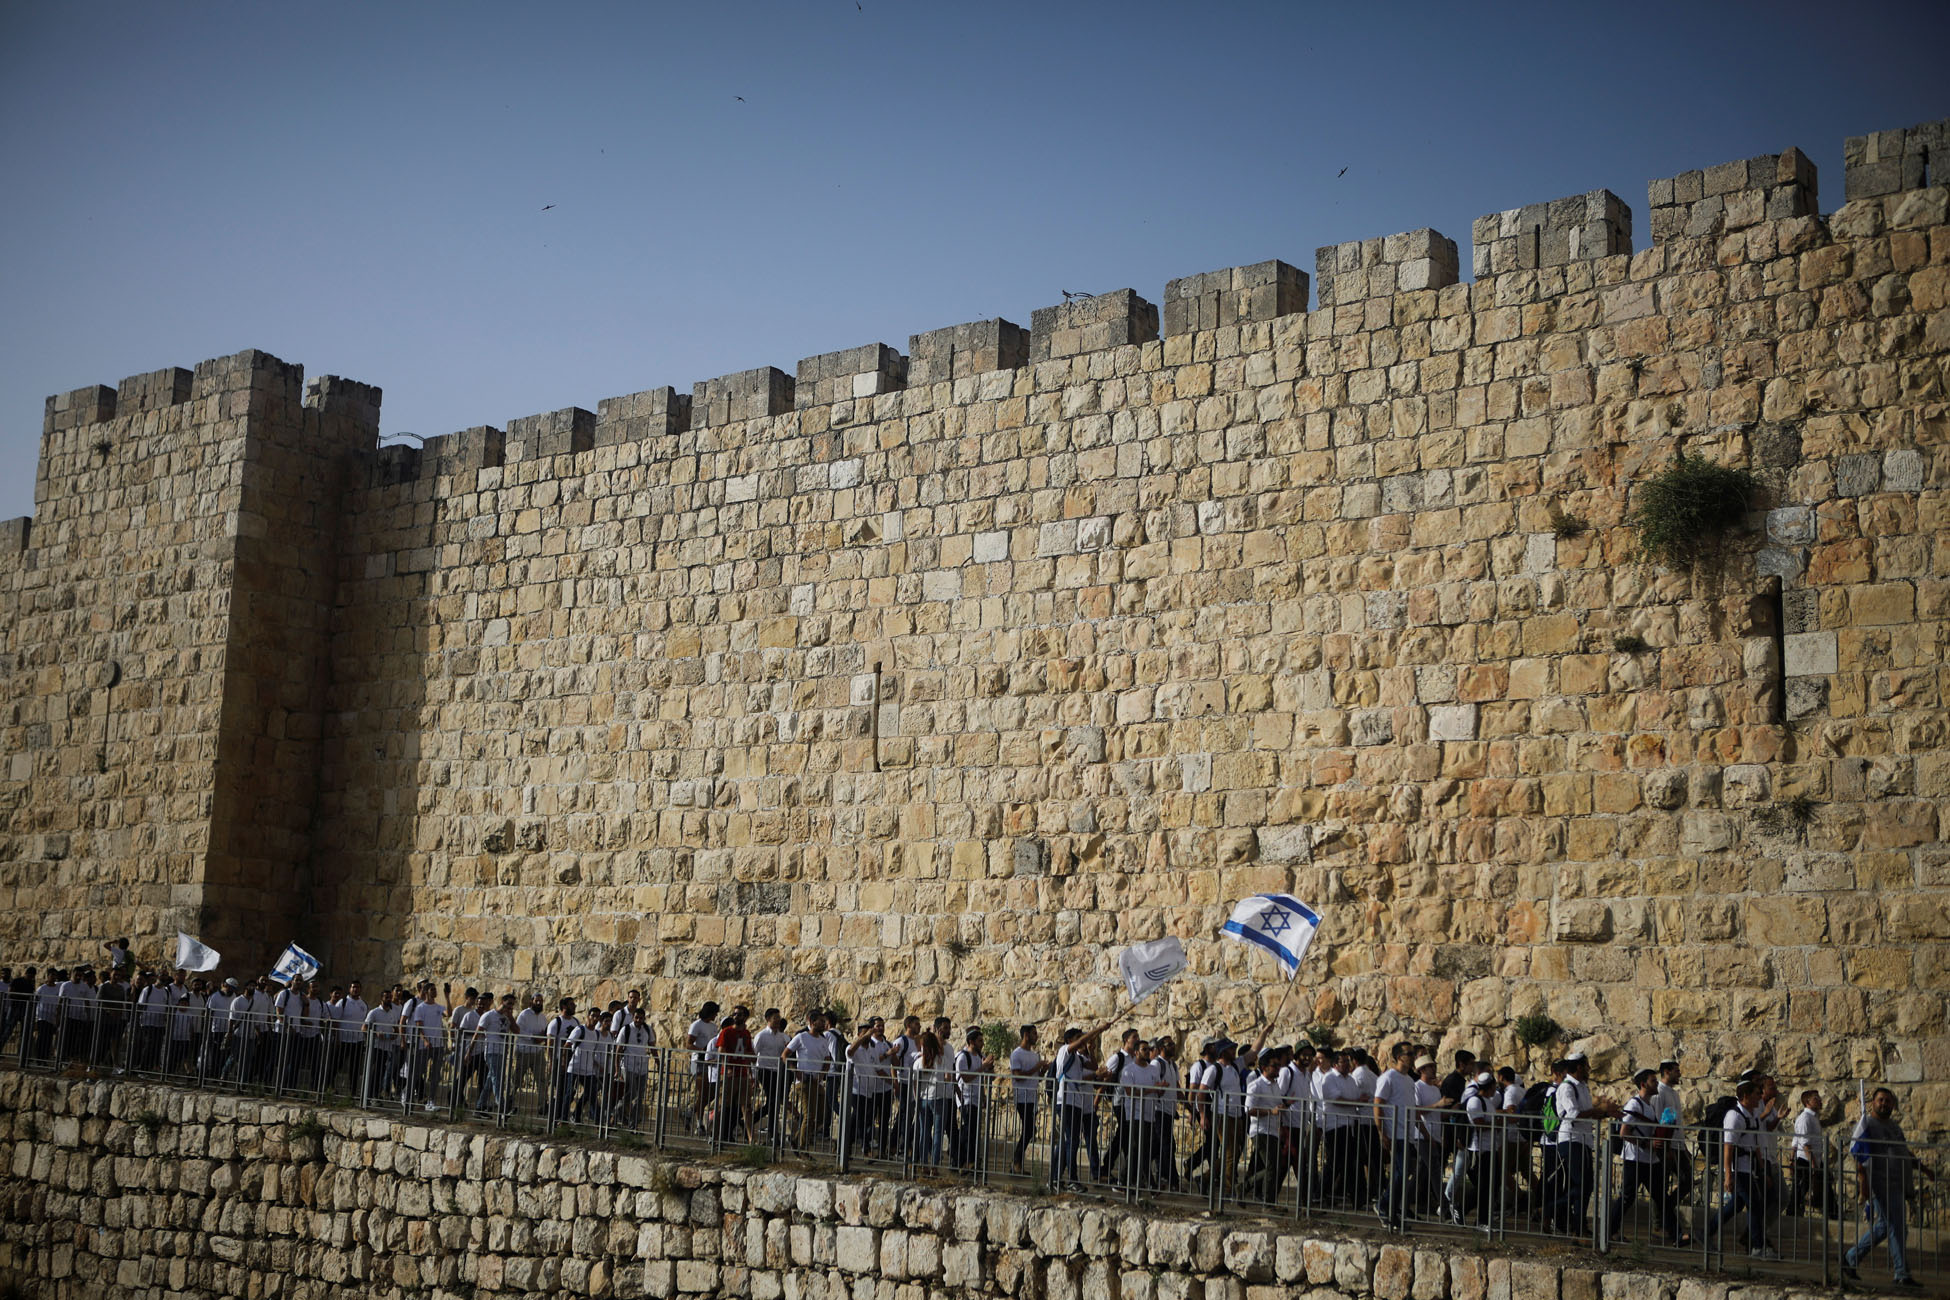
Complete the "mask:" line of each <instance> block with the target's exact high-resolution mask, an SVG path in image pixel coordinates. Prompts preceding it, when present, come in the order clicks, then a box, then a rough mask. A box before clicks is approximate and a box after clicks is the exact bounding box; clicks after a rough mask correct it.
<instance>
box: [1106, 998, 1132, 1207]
mask: <svg viewBox="0 0 1950 1300" xmlns="http://www.w3.org/2000/svg"><path fill="white" fill-rule="evenodd" d="M1137 1041H1138V1031H1137V1030H1135V1029H1126V1030H1125V1031H1124V1032H1123V1034H1122V1035H1120V1036H1119V1038H1118V1040H1117V1047H1116V1049H1115V1050H1114V1051H1112V1052H1111V1054H1110V1055H1109V1056H1107V1057H1105V1058H1104V1066H1103V1076H1104V1078H1105V1079H1107V1080H1109V1081H1110V1084H1111V1089H1112V1092H1111V1096H1112V1103H1111V1118H1112V1119H1113V1120H1115V1121H1116V1122H1115V1124H1114V1125H1113V1127H1112V1129H1111V1134H1110V1143H1109V1146H1110V1149H1109V1151H1108V1152H1106V1154H1105V1155H1104V1176H1105V1177H1106V1178H1111V1179H1115V1178H1116V1177H1117V1169H1118V1166H1119V1165H1120V1164H1122V1163H1123V1160H1124V1154H1125V1152H1124V1148H1125V1147H1127V1146H1130V1145H1131V1140H1132V1138H1133V1136H1134V1135H1133V1134H1130V1133H1128V1132H1126V1130H1127V1129H1128V1128H1129V1127H1130V1123H1129V1121H1128V1120H1127V1119H1126V1118H1125V1115H1124V1109H1123V1107H1121V1106H1119V1105H1118V1104H1117V1100H1116V1099H1117V1098H1118V1097H1119V1096H1120V1095H1121V1094H1122V1091H1123V1089H1122V1088H1121V1087H1119V1086H1118V1085H1119V1082H1120V1081H1121V1080H1122V1079H1123V1077H1124V1067H1125V1066H1127V1065H1129V1064H1130V1063H1131V1061H1132V1059H1133V1058H1134V1057H1135V1056H1136V1055H1137Z"/></svg>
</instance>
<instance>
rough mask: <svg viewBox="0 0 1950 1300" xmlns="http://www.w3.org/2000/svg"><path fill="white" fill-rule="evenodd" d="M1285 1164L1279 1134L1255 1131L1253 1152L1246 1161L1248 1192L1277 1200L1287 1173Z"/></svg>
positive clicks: (1265, 1198)
mask: <svg viewBox="0 0 1950 1300" xmlns="http://www.w3.org/2000/svg"><path fill="white" fill-rule="evenodd" d="M1285 1165H1286V1161H1285V1160H1284V1159H1283V1158H1282V1157H1281V1154H1280V1139H1279V1136H1278V1135H1277V1134H1271V1133H1255V1134H1254V1135H1253V1153H1252V1155H1251V1157H1250V1158H1249V1159H1248V1160H1247V1162H1246V1194H1247V1195H1248V1196H1257V1197H1258V1198H1259V1199H1260V1200H1262V1201H1267V1202H1271V1201H1274V1200H1277V1199H1278V1198H1279V1195H1280V1182H1281V1179H1282V1177H1283V1176H1284V1175H1285V1173H1286V1168H1285Z"/></svg>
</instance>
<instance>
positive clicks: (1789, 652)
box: [1781, 632, 1839, 677]
mask: <svg viewBox="0 0 1950 1300" xmlns="http://www.w3.org/2000/svg"><path fill="white" fill-rule="evenodd" d="M1781 648H1782V671H1783V672H1785V673H1786V674H1787V675H1788V676H1789V677H1810V676H1827V675H1832V674H1834V673H1835V672H1836V671H1838V663H1839V659H1838V653H1839V652H1838V649H1837V645H1836V640H1835V634H1834V633H1833V632H1798V633H1793V634H1790V635H1788V636H1786V637H1783V638H1782V642H1781Z"/></svg>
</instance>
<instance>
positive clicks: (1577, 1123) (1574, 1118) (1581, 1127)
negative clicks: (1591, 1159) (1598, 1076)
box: [1557, 1076, 1598, 1150]
mask: <svg viewBox="0 0 1950 1300" xmlns="http://www.w3.org/2000/svg"><path fill="white" fill-rule="evenodd" d="M1590 1113H1591V1090H1590V1089H1589V1088H1586V1087H1585V1086H1584V1085H1583V1084H1581V1083H1579V1082H1578V1081H1577V1080H1576V1079H1575V1078H1571V1077H1569V1076H1566V1077H1565V1080H1564V1082H1562V1083H1560V1084H1558V1085H1557V1118H1558V1125H1557V1140H1558V1142H1559V1144H1560V1145H1561V1144H1563V1143H1565V1142H1576V1143H1577V1144H1578V1145H1580V1146H1586V1147H1591V1148H1592V1149H1594V1150H1595V1149H1596V1148H1597V1146H1598V1136H1597V1134H1595V1133H1593V1132H1592V1131H1591V1121H1590V1120H1588V1119H1585V1118H1583V1116H1586V1115H1589V1114H1590Z"/></svg>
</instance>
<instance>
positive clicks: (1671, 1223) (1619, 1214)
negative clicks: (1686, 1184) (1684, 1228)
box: [1605, 1160, 1679, 1241]
mask: <svg viewBox="0 0 1950 1300" xmlns="http://www.w3.org/2000/svg"><path fill="white" fill-rule="evenodd" d="M1623 1167H1624V1170H1625V1172H1624V1173H1623V1174H1622V1175H1621V1176H1620V1178H1621V1181H1620V1182H1619V1185H1618V1196H1617V1198H1616V1199H1614V1200H1613V1201H1612V1203H1611V1217H1610V1218H1609V1219H1608V1220H1607V1221H1606V1226H1605V1233H1606V1235H1607V1236H1617V1235H1618V1227H1619V1225H1620V1224H1622V1223H1624V1222H1625V1215H1626V1214H1627V1213H1628V1212H1629V1211H1630V1210H1631V1209H1632V1208H1633V1207H1634V1206H1635V1205H1637V1204H1638V1199H1639V1188H1641V1187H1643V1188H1645V1190H1646V1191H1647V1192H1649V1193H1651V1196H1652V1212H1653V1213H1654V1214H1656V1215H1658V1216H1659V1231H1660V1232H1661V1233H1663V1234H1664V1235H1665V1238H1666V1240H1667V1241H1673V1240H1676V1239H1677V1238H1678V1236H1679V1216H1678V1214H1677V1213H1676V1212H1675V1211H1674V1210H1673V1205H1672V1197H1671V1196H1670V1195H1668V1194H1667V1192H1666V1169H1665V1166H1664V1165H1663V1164H1660V1163H1659V1162H1658V1161H1655V1160H1627V1161H1625V1162H1623Z"/></svg>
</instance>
